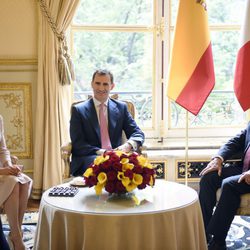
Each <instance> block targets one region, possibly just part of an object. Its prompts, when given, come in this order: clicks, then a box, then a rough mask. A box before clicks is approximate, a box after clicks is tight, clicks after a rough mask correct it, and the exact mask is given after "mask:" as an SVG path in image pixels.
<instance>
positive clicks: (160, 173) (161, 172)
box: [150, 161, 167, 179]
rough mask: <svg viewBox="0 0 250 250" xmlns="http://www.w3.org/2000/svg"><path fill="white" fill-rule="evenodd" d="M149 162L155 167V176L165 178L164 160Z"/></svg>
mask: <svg viewBox="0 0 250 250" xmlns="http://www.w3.org/2000/svg"><path fill="white" fill-rule="evenodd" d="M150 163H151V164H152V165H153V166H154V167H155V170H156V178H157V179H166V167H167V164H166V162H165V161H150Z"/></svg>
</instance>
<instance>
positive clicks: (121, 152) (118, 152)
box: [115, 150, 124, 157]
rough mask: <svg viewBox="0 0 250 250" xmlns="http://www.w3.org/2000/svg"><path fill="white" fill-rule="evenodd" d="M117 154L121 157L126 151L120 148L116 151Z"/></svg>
mask: <svg viewBox="0 0 250 250" xmlns="http://www.w3.org/2000/svg"><path fill="white" fill-rule="evenodd" d="M115 154H116V155H117V156H119V157H121V155H122V154H124V152H123V151H121V150H118V151H115Z"/></svg>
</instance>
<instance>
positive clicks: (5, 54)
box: [0, 0, 38, 176]
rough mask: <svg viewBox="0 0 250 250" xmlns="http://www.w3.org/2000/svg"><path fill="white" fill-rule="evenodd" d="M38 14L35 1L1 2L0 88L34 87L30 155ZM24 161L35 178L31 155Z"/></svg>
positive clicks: (12, 0) (32, 120) (34, 91)
mask: <svg viewBox="0 0 250 250" xmlns="http://www.w3.org/2000/svg"><path fill="white" fill-rule="evenodd" d="M37 13H38V5H37V1H36V0H0V85H1V84H2V86H3V84H5V83H15V86H17V85H16V84H19V83H20V84H21V83H29V84H30V86H31V95H30V97H29V98H30V99H31V101H30V103H31V106H32V107H31V121H30V122H31V131H30V134H31V151H33V134H32V131H33V127H34V126H33V124H34V115H33V114H34V112H35V106H34V100H35V95H36V83H37V41H38V38H37V33H38V31H37V27H38V15H37ZM13 86H14V84H13ZM2 106H3V105H2ZM2 108H4V107H2ZM6 120H7V119H6ZM25 122H26V121H25ZM6 126H8V124H5V127H6ZM21 158H23V159H20V163H21V164H24V165H25V169H26V172H27V173H30V175H31V176H32V171H33V155H32V152H31V155H30V156H29V157H21Z"/></svg>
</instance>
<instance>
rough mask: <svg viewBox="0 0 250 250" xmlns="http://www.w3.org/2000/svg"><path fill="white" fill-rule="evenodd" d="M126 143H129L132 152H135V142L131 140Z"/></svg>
mask: <svg viewBox="0 0 250 250" xmlns="http://www.w3.org/2000/svg"><path fill="white" fill-rule="evenodd" d="M127 143H129V144H130V145H131V147H132V149H133V150H134V151H137V148H138V146H137V142H136V141H133V140H128V141H127Z"/></svg>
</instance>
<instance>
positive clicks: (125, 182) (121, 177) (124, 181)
mask: <svg viewBox="0 0 250 250" xmlns="http://www.w3.org/2000/svg"><path fill="white" fill-rule="evenodd" d="M117 179H118V180H120V181H122V185H123V186H124V187H127V186H128V185H129V183H130V179H129V178H128V177H126V176H125V175H124V173H123V172H118V175H117Z"/></svg>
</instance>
